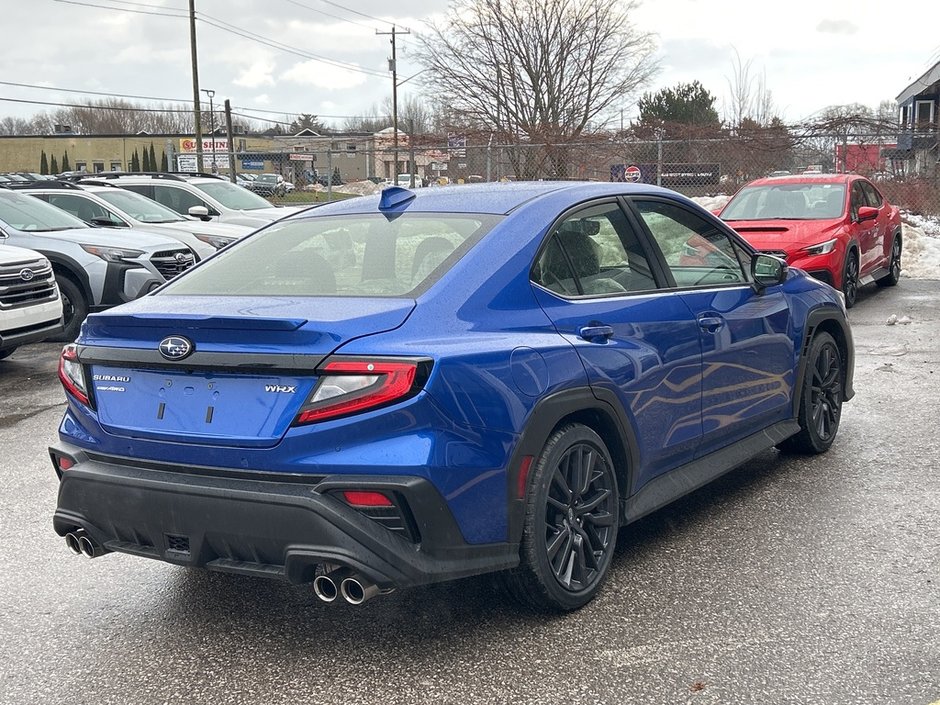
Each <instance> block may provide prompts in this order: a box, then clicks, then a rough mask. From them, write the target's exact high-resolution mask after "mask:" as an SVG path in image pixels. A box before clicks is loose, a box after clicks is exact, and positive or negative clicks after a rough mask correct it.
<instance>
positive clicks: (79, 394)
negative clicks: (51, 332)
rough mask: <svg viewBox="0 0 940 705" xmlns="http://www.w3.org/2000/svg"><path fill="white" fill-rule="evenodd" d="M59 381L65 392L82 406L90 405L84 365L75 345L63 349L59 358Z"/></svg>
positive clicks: (71, 344) (70, 344)
mask: <svg viewBox="0 0 940 705" xmlns="http://www.w3.org/2000/svg"><path fill="white" fill-rule="evenodd" d="M59 381H60V382H62V386H63V387H65V391H67V392H68V393H69V394H71V395H72V396H73V397H75V398H76V399H78V400H79V401H80V402H81V403H82V404H85V405H86V406H87V405H88V390H87V389H85V373H84V371H83V370H82V363H80V362H79V361H78V349H77V348H76V347H75V344H74V343H69V344H68V345H66V346H65V347H64V348H62V355H61V357H59Z"/></svg>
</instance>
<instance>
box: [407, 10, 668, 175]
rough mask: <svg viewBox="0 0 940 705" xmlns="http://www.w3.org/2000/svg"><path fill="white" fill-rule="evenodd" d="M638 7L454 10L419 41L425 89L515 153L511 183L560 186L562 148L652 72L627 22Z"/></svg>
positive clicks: (604, 118)
mask: <svg viewBox="0 0 940 705" xmlns="http://www.w3.org/2000/svg"><path fill="white" fill-rule="evenodd" d="M635 7H636V5H635V3H634V2H633V1H632V0H627V1H625V2H609V0H456V2H455V3H454V4H453V5H451V7H450V10H449V12H448V14H447V17H446V20H445V21H444V22H442V23H438V24H433V25H431V28H430V31H429V32H428V33H427V34H426V35H423V36H422V37H421V42H422V45H423V52H422V61H423V63H424V64H425V66H426V68H427V74H426V78H425V81H424V82H425V84H426V85H427V86H428V87H429V88H431V89H432V91H433V92H434V94H435V95H436V96H437V97H438V98H439V99H440V100H441V101H442V102H444V103H445V104H447V105H449V106H450V108H451V110H452V111H453V114H454V116H455V118H456V119H458V120H460V121H461V122H463V123H464V124H466V125H469V126H472V127H476V128H478V129H480V130H483V131H488V132H490V133H491V134H494V135H495V136H496V137H497V139H498V140H499V141H500V142H501V143H502V144H508V145H511V146H512V147H513V148H511V149H510V150H509V155H510V161H511V162H512V166H513V168H514V169H515V171H516V175H517V176H519V177H521V178H534V177H536V176H540V175H547V176H549V177H553V178H565V177H566V176H567V163H568V160H567V159H566V156H565V148H564V145H565V143H566V142H569V141H572V140H575V139H577V138H578V137H580V136H581V135H582V134H583V133H584V132H585V131H586V130H588V129H589V125H591V126H592V127H596V128H599V127H602V126H604V125H606V124H607V123H608V122H609V120H610V119H611V118H612V117H613V113H614V111H615V109H616V108H617V107H619V106H621V105H623V104H624V103H626V102H627V101H628V100H629V97H630V96H631V95H632V94H634V93H636V92H637V91H638V90H639V89H641V88H642V87H644V86H645V85H646V84H647V83H648V82H649V80H650V79H651V78H652V76H653V74H654V73H655V71H656V64H655V61H654V60H653V50H654V41H653V37H652V35H650V34H648V33H644V32H641V31H639V30H637V29H636V28H635V27H634V26H633V24H632V22H631V20H630V17H631V13H632V12H633V10H634V9H635ZM525 143H528V144H530V145H535V144H540V145H544V147H541V148H528V149H522V148H521V145H523V144H525Z"/></svg>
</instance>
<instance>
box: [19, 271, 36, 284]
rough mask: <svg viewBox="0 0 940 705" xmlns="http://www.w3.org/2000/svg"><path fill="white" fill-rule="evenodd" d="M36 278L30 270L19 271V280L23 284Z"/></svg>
mask: <svg viewBox="0 0 940 705" xmlns="http://www.w3.org/2000/svg"><path fill="white" fill-rule="evenodd" d="M35 276H36V273H35V272H33V270H32V269H21V270H20V279H22V280H23V281H24V282H28V281H32V279H33V277H35Z"/></svg>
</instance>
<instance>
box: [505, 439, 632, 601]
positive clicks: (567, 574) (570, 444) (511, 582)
mask: <svg viewBox="0 0 940 705" xmlns="http://www.w3.org/2000/svg"><path fill="white" fill-rule="evenodd" d="M529 480H530V481H529V483H528V488H527V491H526V504H525V507H526V509H525V512H526V513H525V522H524V528H523V538H522V546H521V547H520V558H521V561H520V565H519V567H518V568H517V569H515V570H512V571H509V572H508V573H506V574H504V575H503V584H504V586H505V587H506V588H507V589H508V591H509V592H510V594H512V595H513V596H514V597H516V598H517V599H518V600H519V601H520V602H522V603H524V604H526V605H527V606H529V607H532V608H534V609H536V610H539V611H556V612H559V611H569V610H574V609H578V608H579V607H582V606H583V605H585V604H587V603H588V602H590V601H591V600H592V599H593V598H594V596H595V595H596V594H597V592H598V590H599V589H600V587H601V584H602V583H603V581H604V578H605V577H606V575H607V571H608V569H609V567H610V561H611V558H612V556H613V553H614V548H615V546H616V542H617V530H618V528H619V516H620V514H619V492H618V487H617V478H616V475H615V473H614V467H613V461H612V460H611V456H610V453H609V452H608V450H607V446H606V445H605V444H604V441H603V440H602V439H601V438H600V436H598V435H597V434H596V433H595V432H594V431H593V430H592V429H590V428H588V427H587V426H583V425H581V424H570V425H567V426H564V427H563V428H561V429H559V430H558V431H556V432H555V433H553V434H552V436H551V438H549V440H548V442H547V443H546V444H545V448H544V449H543V451H542V453H541V455H540V456H539V458H538V459H537V461H536V462H535V464H534V465H533V467H532V470H531V472H530V478H529Z"/></svg>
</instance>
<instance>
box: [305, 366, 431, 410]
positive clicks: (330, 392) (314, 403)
mask: <svg viewBox="0 0 940 705" xmlns="http://www.w3.org/2000/svg"><path fill="white" fill-rule="evenodd" d="M429 369H430V362H429V361H427V360H412V359H401V358H395V359H381V358H373V359H368V360H360V359H355V360H351V359H348V360H333V361H332V362H328V363H327V364H326V365H324V366H323V367H322V368H321V369H320V379H319V380H318V382H317V386H316V387H314V389H313V393H312V394H311V395H310V399H309V401H308V402H307V403H306V404H304V406H303V408H302V409H301V410H300V413H299V414H298V415H297V418H296V420H295V421H294V425H295V426H297V425H301V424H308V423H314V422H316V421H324V420H326V419H334V418H338V417H340V416H349V415H350V414H358V413H360V412H362V411H368V410H371V409H376V408H378V407H382V406H386V405H388V404H393V403H396V402H400V401H404V400H405V399H408V398H409V397H412V396H414V395H415V394H417V393H418V392H420V391H421V388H422V387H423V386H424V382H425V380H426V379H427V374H428V371H429Z"/></svg>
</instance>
